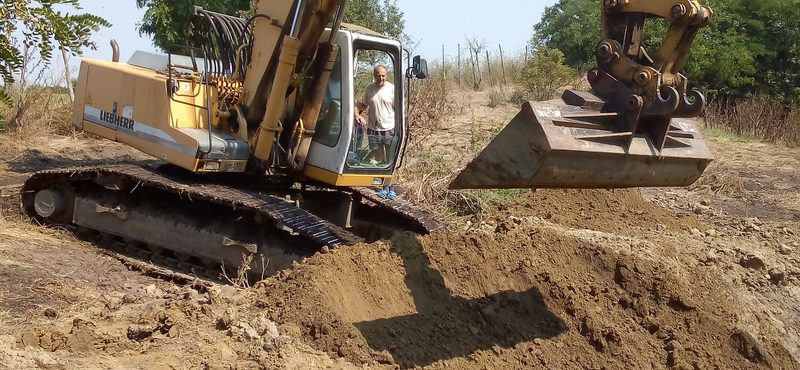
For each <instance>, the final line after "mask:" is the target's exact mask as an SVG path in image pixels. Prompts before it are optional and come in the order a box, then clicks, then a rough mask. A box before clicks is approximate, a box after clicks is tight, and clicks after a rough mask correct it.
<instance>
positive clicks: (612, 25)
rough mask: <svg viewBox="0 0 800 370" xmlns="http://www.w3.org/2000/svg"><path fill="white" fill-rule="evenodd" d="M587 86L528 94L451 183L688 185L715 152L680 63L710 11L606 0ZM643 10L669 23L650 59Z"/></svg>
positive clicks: (682, 0)
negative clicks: (535, 97) (537, 98)
mask: <svg viewBox="0 0 800 370" xmlns="http://www.w3.org/2000/svg"><path fill="white" fill-rule="evenodd" d="M601 6H602V35H603V37H604V40H602V41H601V42H600V43H599V44H598V46H597V48H596V50H595V55H596V58H597V68H594V69H592V70H590V71H589V73H588V76H587V77H588V80H589V83H590V84H591V86H592V91H593V93H586V92H580V91H571V90H568V91H566V92H565V93H564V95H563V96H562V98H561V99H558V100H552V101H547V102H528V103H525V104H524V105H523V107H522V111H521V112H520V113H519V114H518V115H517V116H516V117H515V118H514V119H513V120H512V121H511V123H509V125H508V126H506V128H505V129H504V130H503V131H501V132H500V134H499V135H498V136H497V137H496V138H495V139H494V140H492V142H490V143H489V145H488V146H487V147H486V148H485V149H484V150H483V152H481V153H480V154H479V155H478V156H477V157H476V158H475V159H474V160H473V161H472V162H471V163H470V164H469V165H467V167H466V168H465V169H464V170H463V171H462V172H461V173H460V174H459V175H458V176H457V177H456V178H455V179H454V180H453V182H451V183H450V188H451V189H469V188H619V187H633V186H686V185H690V184H692V183H693V182H694V181H696V180H697V179H698V178H699V177H700V175H701V174H702V173H703V171H704V170H705V168H706V167H707V166H708V165H709V164H710V163H711V161H712V160H713V155H712V154H711V151H710V149H709V148H708V146H707V145H706V143H705V141H704V140H703V138H702V136H701V135H700V132H699V130H698V129H697V127H696V125H695V124H694V123H693V122H692V121H691V120H689V119H687V118H690V117H696V116H698V115H700V114H701V113H702V111H703V108H704V106H705V98H704V97H703V95H702V94H701V93H700V92H698V91H687V85H688V82H687V79H686V78H685V77H684V76H683V75H682V74H680V73H678V70H679V69H680V67H681V66H682V64H683V61H684V59H685V57H686V54H687V53H688V52H689V48H690V46H691V42H692V40H693V39H694V37H695V35H696V34H697V32H698V31H699V29H700V28H702V27H704V26H706V25H707V24H708V22H709V21H710V19H711V15H712V12H711V9H709V8H707V7H703V6H700V5H699V4H698V3H697V2H696V1H695V0H678V1H675V0H668V1H663V0H659V1H651V0H625V1H622V0H605V1H604V2H603V4H602V5H601ZM647 18H665V19H668V20H670V21H671V25H670V27H669V30H668V31H667V35H666V37H665V39H664V41H663V43H662V44H661V47H660V48H659V50H658V53H657V55H656V58H655V59H651V58H650V57H649V56H648V55H647V51H646V50H645V49H644V47H642V32H643V29H644V23H645V20H646V19H647Z"/></svg>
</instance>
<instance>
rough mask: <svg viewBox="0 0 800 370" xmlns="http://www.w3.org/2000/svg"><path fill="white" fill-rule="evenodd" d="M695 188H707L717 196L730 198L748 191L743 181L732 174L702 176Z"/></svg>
mask: <svg viewBox="0 0 800 370" xmlns="http://www.w3.org/2000/svg"><path fill="white" fill-rule="evenodd" d="M693 186H700V187H703V186H707V187H708V188H709V189H710V190H711V191H712V192H714V194H715V195H717V194H720V193H721V194H725V195H728V196H737V195H742V194H744V192H745V191H746V188H745V186H744V182H742V179H741V178H740V177H739V176H737V175H734V174H730V173H713V174H708V175H706V176H701V177H700V179H698V180H697V182H696V183H695V184H694V185H693Z"/></svg>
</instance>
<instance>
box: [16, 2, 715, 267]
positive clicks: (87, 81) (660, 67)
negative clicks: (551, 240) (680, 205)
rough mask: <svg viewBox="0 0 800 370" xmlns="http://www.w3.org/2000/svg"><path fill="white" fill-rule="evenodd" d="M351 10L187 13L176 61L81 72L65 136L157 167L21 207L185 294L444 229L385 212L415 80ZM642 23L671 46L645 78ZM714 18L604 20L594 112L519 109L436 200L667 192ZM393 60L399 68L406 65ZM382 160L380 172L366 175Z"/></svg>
mask: <svg viewBox="0 0 800 370" xmlns="http://www.w3.org/2000/svg"><path fill="white" fill-rule="evenodd" d="M346 5H347V1H346V0H262V1H259V2H258V4H257V6H256V8H255V9H254V14H255V15H254V16H252V17H250V18H249V19H241V18H237V17H232V16H229V15H224V14H219V13H214V12H210V11H207V10H205V9H202V8H200V7H195V9H194V11H193V16H192V19H191V27H190V31H189V34H188V41H189V45H187V46H176V47H175V49H174V50H170V52H169V53H167V54H156V53H146V52H141V51H137V52H136V53H135V54H134V55H133V56H132V57H131V59H130V60H129V61H128V62H127V63H121V62H119V60H118V59H119V58H118V48H116V45H115V44H114V43H113V42H112V44H113V45H114V46H115V56H114V57H113V58H112V60H111V61H99V60H83V61H82V63H81V66H80V74H79V77H78V82H77V89H76V94H75V96H76V98H75V103H74V112H73V124H74V125H75V126H77V127H78V128H81V129H83V130H85V131H86V132H89V133H92V134H95V135H98V136H101V137H103V138H107V139H110V140H115V141H117V142H120V143H124V144H126V145H129V146H131V147H133V148H136V149H138V150H140V151H142V152H144V153H147V154H150V155H152V156H154V157H156V158H158V159H160V160H161V162H163V163H165V164H163V165H160V166H147V165H114V166H101V167H80V168H66V169H63V168H62V169H52V170H47V171H42V172H39V173H36V174H34V175H33V176H31V177H30V178H29V179H28V180H27V181H26V182H25V184H24V186H23V189H22V194H21V195H22V197H21V202H22V206H23V208H24V209H25V211H26V212H27V213H28V214H29V215H30V216H31V217H33V218H35V219H37V220H38V221H39V222H43V223H47V224H53V225H61V226H63V227H66V228H69V229H72V230H74V231H75V232H77V233H78V234H80V235H99V236H100V238H101V239H102V240H104V241H106V242H111V243H112V244H115V245H122V246H123V247H124V248H126V249H127V250H128V251H129V252H130V253H135V254H137V255H139V256H140V257H141V258H144V259H148V260H152V261H154V262H159V263H164V264H167V265H170V266H174V267H176V268H179V269H183V270H191V271H192V272H193V273H195V274H197V275H210V276H215V275H216V274H217V273H218V272H219V271H220V266H224V267H226V268H228V267H233V268H240V267H246V268H250V269H251V270H253V271H257V272H260V273H264V274H270V273H273V272H275V271H278V270H280V269H283V268H286V267H288V266H289V265H290V264H291V262H292V261H295V260H298V259H301V258H303V257H304V256H307V255H309V254H310V253H314V252H316V251H319V250H320V248H323V247H324V246H337V245H350V244H354V243H358V242H360V241H364V240H368V241H369V240H374V239H376V238H380V237H383V236H385V235H386V234H387V233H388V232H392V231H393V230H398V229H399V230H410V231H414V232H417V233H422V234H424V233H431V232H435V231H436V230H439V229H440V228H442V227H443V224H442V223H441V222H440V221H439V220H437V218H436V217H435V216H434V215H433V214H431V213H430V212H428V211H426V210H425V209H424V208H422V207H420V206H418V205H415V204H413V203H411V202H409V201H407V200H404V199H402V198H401V199H388V198H384V197H380V196H379V194H378V193H376V191H375V189H379V188H382V187H384V186H389V185H392V181H393V175H394V173H395V171H396V170H397V168H398V167H400V165H401V164H402V160H403V154H404V150H405V147H406V140H407V138H408V134H409V132H408V130H409V124H408V121H407V120H406V115H405V114H403V113H404V107H405V105H406V104H405V97H404V92H405V91H404V88H403V86H404V80H406V82H407V80H411V79H414V78H418V79H422V78H425V77H427V73H428V71H427V65H426V62H425V60H424V59H421V58H419V57H418V56H417V57H414V58H413V62H411V60H412V58H410V56H409V55H407V53H404V49H403V47H402V45H401V44H400V42H398V41H397V40H394V39H392V38H389V37H386V36H383V35H381V34H378V33H376V32H373V31H371V30H368V29H365V28H363V27H359V26H356V25H350V24H345V23H343V22H342V16H343V14H344V9H345V7H346ZM647 18H664V19H667V20H669V21H671V26H670V28H669V31H668V33H667V35H666V37H665V40H664V42H663V43H662V45H661V47H660V49H658V52H657V54H656V55H655V58H650V56H649V55H648V54H647V52H646V51H645V49H644V47H643V46H642V29H643V27H644V24H645V20H646V19H647ZM710 18H711V10H710V9H709V8H707V7H703V6H700V5H699V4H698V3H697V2H695V1H694V0H665V1H652V0H605V1H604V2H603V4H602V24H603V26H602V28H603V29H602V33H603V38H604V40H602V42H600V44H599V45H598V47H597V49H596V55H597V62H598V66H597V68H595V69H593V70H591V71H590V72H589V76H588V77H589V82H590V83H591V86H592V90H593V93H586V92H578V91H567V92H565V94H564V96H563V97H562V99H560V100H555V101H550V102H543V103H534V102H529V103H525V104H524V105H523V107H522V111H521V112H520V113H519V114H518V115H517V116H516V117H515V118H514V119H513V120H512V121H511V123H510V124H509V125H508V126H507V127H506V128H505V129H504V130H503V131H502V132H501V133H500V134H499V135H498V136H497V137H496V138H495V139H494V140H493V141H492V142H491V143H490V144H489V145H488V146H487V148H486V149H485V150H484V151H483V152H482V153H481V154H480V155H479V156H477V157H476V158H475V159H474V161H473V162H472V163H470V164H469V165H468V166H467V167H466V168H465V169H464V170H463V171H462V172H461V173H460V174H459V175H458V176H457V177H456V178H455V179H454V180H453V182H452V183H451V184H450V186H451V188H537V187H555V188H559V187H584V188H585V187H600V188H614V187H631V186H681V185H689V184H691V183H692V182H694V181H695V180H696V179H697V178H698V177H699V176H700V175H701V174H702V172H703V170H704V169H705V167H706V166H707V165H708V164H709V163H710V162H711V160H712V159H713V158H712V155H711V152H710V151H709V149H708V147H707V146H706V144H705V142H704V140H703V139H702V137H701V136H700V134H699V132H698V130H697V128H696V126H695V125H694V124H693V123H692V121H690V120H688V119H686V118H689V117H694V116H697V115H699V114H700V113H701V111H702V109H703V106H704V98H703V96H702V94H700V93H698V92H696V91H688V90H687V79H686V78H685V77H684V76H683V75H681V74H680V73H678V71H679V69H680V67H681V65H682V63H683V60H684V58H685V56H686V54H687V53H688V51H689V48H690V46H691V43H692V40H693V38H694V37H695V35H696V34H697V32H698V30H699V29H700V28H702V27H703V26H705V25H706V24H708V22H709V20H710ZM404 57H405V63H404ZM376 65H384V66H385V67H386V69H387V80H388V81H390V82H392V84H393V86H394V87H395V91H394V92H395V94H394V95H395V101H394V110H395V112H396V114H395V122H394V130H395V135H394V136H393V137H392V138H391V143H390V144H389V145H388V149H385V153H383V155H381V156H372V155H371V154H372V153H370V148H369V147H368V146H366V145H365V143H364V141H365V140H364V133H363V132H361V131H360V130H359V125H357V124H354V117H356V115H358V114H360V112H358V111H357V109H358V107H359V106H360V105H359V104H358V101H359V100H360V98H361V93H360V92H361V91H363V88H364V86H365V85H366V83H368V82H369V80H370V79H371V77H370V76H371V73H372V70H373V67H375V66H376ZM376 158H377V159H380V160H376Z"/></svg>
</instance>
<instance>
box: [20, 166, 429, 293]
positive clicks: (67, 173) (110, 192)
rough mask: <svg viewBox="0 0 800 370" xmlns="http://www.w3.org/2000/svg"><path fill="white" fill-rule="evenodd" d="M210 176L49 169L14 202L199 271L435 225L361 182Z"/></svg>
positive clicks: (259, 271) (279, 264)
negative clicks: (240, 180)
mask: <svg viewBox="0 0 800 370" xmlns="http://www.w3.org/2000/svg"><path fill="white" fill-rule="evenodd" d="M206 179H208V180H209V181H204V180H206ZM215 180H218V179H209V178H208V177H203V176H191V175H189V174H187V173H185V172H183V171H180V170H178V171H176V170H175V168H172V167H170V166H162V167H158V168H144V167H137V166H131V165H120V166H111V167H108V166H106V167H89V168H87V167H80V168H67V169H57V170H48V171H42V172H39V173H36V174H35V175H33V176H31V177H30V178H29V179H28V180H27V181H26V182H25V184H24V185H23V187H22V192H21V203H22V207H23V209H24V210H25V212H26V213H27V214H28V215H29V216H31V217H33V218H35V219H36V220H38V221H39V222H42V223H45V224H50V225H59V226H64V227H66V228H68V229H71V230H74V231H76V232H77V233H78V234H80V235H87V234H91V233H94V234H97V235H101V236H102V239H104V240H105V241H106V242H111V243H110V244H118V245H119V244H123V245H125V246H126V249H127V250H128V254H136V255H138V256H139V257H140V258H144V259H146V260H152V261H153V262H157V263H161V264H166V265H171V266H174V267H177V268H178V269H180V270H184V271H191V272H192V273H194V274H195V275H197V276H201V277H202V276H207V277H217V275H218V274H219V273H220V272H222V271H224V270H228V272H229V273H234V272H236V271H237V270H240V267H242V266H247V267H249V271H250V273H251V275H253V276H267V275H271V274H274V273H275V272H277V271H280V270H282V269H284V268H287V267H289V266H291V263H292V262H293V261H297V260H300V259H302V258H303V257H305V256H308V255H311V254H313V253H315V252H317V251H319V250H320V249H321V248H322V247H323V246H328V247H335V246H346V245H352V244H355V243H358V242H362V241H365V240H366V241H372V240H375V239H377V238H381V237H386V236H388V235H390V234H389V233H391V232H393V231H395V230H409V231H414V232H417V233H423V234H424V233H430V232H433V231H436V230H438V229H440V228H441V227H442V224H440V223H439V222H438V221H437V220H436V218H435V217H434V216H433V215H432V214H431V213H429V212H427V211H425V210H422V209H420V208H419V207H417V206H415V205H414V204H412V203H410V202H408V201H405V200H400V199H398V200H388V199H382V198H379V197H377V196H376V195H375V191H374V190H373V189H369V188H341V189H328V188H313V189H312V188H310V187H308V188H300V189H293V188H288V189H287V188H282V189H276V188H274V187H270V186H267V185H265V184H261V183H257V182H254V181H253V180H252V179H251V180H250V182H249V183H247V184H237V185H238V186H235V187H234V186H232V184H230V183H219V181H215ZM251 277H252V276H251Z"/></svg>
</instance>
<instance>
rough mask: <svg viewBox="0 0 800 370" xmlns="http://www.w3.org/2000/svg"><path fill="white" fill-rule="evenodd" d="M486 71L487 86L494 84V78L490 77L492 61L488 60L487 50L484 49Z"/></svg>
mask: <svg viewBox="0 0 800 370" xmlns="http://www.w3.org/2000/svg"><path fill="white" fill-rule="evenodd" d="M486 71H488V72H489V86H494V78H492V63H491V62H490V61H489V50H486Z"/></svg>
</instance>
